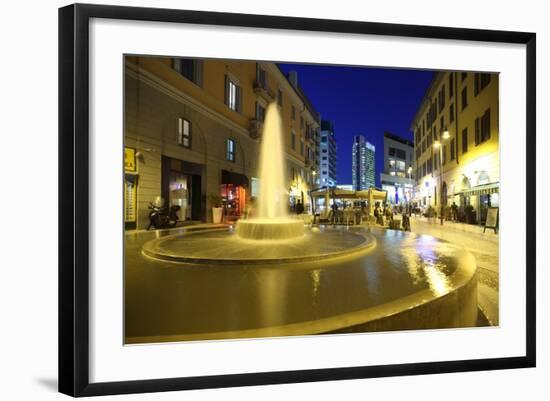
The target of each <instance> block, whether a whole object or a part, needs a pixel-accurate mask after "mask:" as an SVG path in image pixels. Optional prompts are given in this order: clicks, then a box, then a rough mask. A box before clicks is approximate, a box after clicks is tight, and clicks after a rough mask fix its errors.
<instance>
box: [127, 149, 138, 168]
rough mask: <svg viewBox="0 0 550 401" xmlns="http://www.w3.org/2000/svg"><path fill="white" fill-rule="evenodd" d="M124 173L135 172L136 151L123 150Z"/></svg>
mask: <svg viewBox="0 0 550 401" xmlns="http://www.w3.org/2000/svg"><path fill="white" fill-rule="evenodd" d="M124 171H125V172H127V173H135V172H137V164H136V150H135V149H134V148H128V147H125V148H124Z"/></svg>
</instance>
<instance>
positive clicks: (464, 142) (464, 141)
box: [462, 128, 468, 154]
mask: <svg viewBox="0 0 550 401" xmlns="http://www.w3.org/2000/svg"><path fill="white" fill-rule="evenodd" d="M467 151H468V128H464V129H463V130H462V153H463V154H464V153H466V152H467Z"/></svg>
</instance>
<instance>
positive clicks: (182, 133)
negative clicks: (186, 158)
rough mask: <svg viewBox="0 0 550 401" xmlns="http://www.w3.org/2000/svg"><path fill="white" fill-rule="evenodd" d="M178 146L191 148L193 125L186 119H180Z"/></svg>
mask: <svg viewBox="0 0 550 401" xmlns="http://www.w3.org/2000/svg"><path fill="white" fill-rule="evenodd" d="M177 140H178V145H181V146H184V147H186V148H191V123H190V122H189V120H186V119H185V118H181V117H180V118H178V138H177Z"/></svg>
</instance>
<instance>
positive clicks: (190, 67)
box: [172, 58, 202, 85]
mask: <svg viewBox="0 0 550 401" xmlns="http://www.w3.org/2000/svg"><path fill="white" fill-rule="evenodd" d="M172 68H173V69H174V70H175V71H177V72H178V73H179V74H180V75H181V76H183V77H185V78H187V79H188V80H189V81H191V82H193V83H195V84H197V85H202V61H201V60H195V59H192V58H175V59H172Z"/></svg>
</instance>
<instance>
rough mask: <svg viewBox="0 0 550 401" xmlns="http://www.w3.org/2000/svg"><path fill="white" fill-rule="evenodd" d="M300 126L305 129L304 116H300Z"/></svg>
mask: <svg viewBox="0 0 550 401" xmlns="http://www.w3.org/2000/svg"><path fill="white" fill-rule="evenodd" d="M300 128H302V129H304V117H302V116H300Z"/></svg>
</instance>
